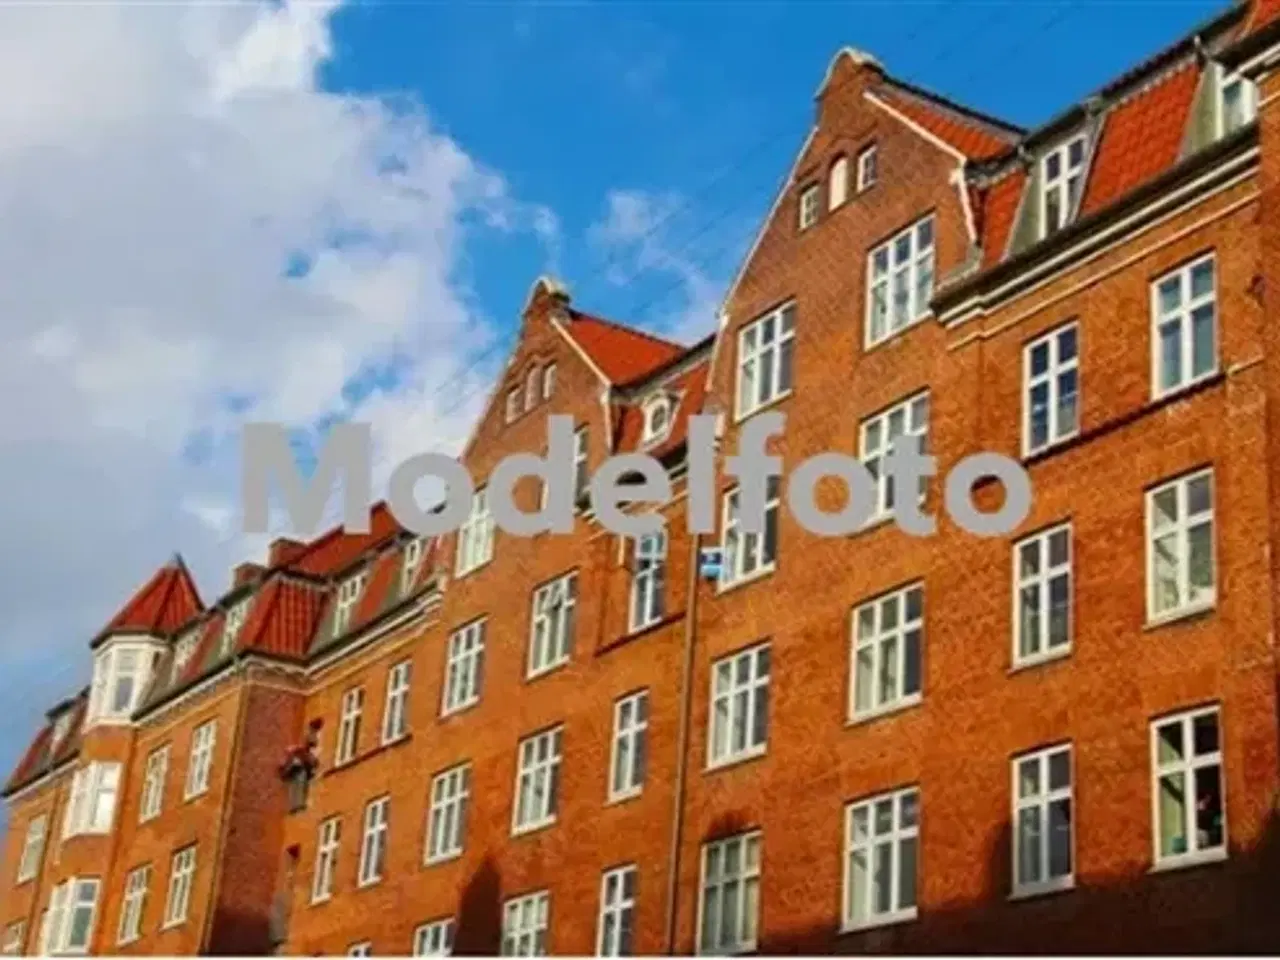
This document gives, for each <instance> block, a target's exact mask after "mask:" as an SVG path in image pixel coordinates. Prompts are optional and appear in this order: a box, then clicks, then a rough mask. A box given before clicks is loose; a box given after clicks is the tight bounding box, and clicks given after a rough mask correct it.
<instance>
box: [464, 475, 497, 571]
mask: <svg viewBox="0 0 1280 960" xmlns="http://www.w3.org/2000/svg"><path fill="white" fill-rule="evenodd" d="M493 530H494V522H493V513H492V511H490V509H489V491H488V489H487V488H485V487H480V488H479V489H478V490H476V492H475V494H474V495H473V496H472V498H471V509H470V511H469V512H468V514H467V519H466V520H464V521H463V522H462V526H460V527H459V528H458V546H457V562H456V573H457V575H458V576H459V577H465V576H466V575H467V574H469V573H472V572H474V571H476V570H479V569H480V568H481V567H483V566H484V565H485V564H486V563H488V562H489V561H490V560H492V559H493V537H494V533H493Z"/></svg>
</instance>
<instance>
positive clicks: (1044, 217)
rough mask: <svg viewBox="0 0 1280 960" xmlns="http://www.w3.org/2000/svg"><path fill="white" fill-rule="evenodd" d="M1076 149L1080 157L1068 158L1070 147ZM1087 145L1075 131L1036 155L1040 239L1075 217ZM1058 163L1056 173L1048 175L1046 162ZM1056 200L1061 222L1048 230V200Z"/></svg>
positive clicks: (1082, 183)
mask: <svg viewBox="0 0 1280 960" xmlns="http://www.w3.org/2000/svg"><path fill="white" fill-rule="evenodd" d="M1077 146H1078V147H1079V148H1080V158H1079V160H1077V161H1076V162H1075V163H1072V161H1071V152H1072V148H1073V147H1077ZM1088 154H1089V145H1088V143H1087V141H1086V138H1085V136H1084V134H1082V133H1078V134H1075V135H1074V136H1071V137H1068V138H1067V139H1066V140H1063V141H1062V142H1061V143H1059V144H1057V145H1055V146H1054V147H1053V148H1052V149H1051V150H1047V151H1045V154H1044V156H1042V157H1041V158H1040V197H1039V202H1040V238H1041V239H1044V238H1045V237H1049V236H1052V235H1053V234H1054V233H1057V232H1058V231H1059V230H1061V229H1063V228H1064V227H1066V226H1068V225H1069V224H1070V223H1071V221H1072V220H1074V219H1075V216H1076V210H1077V209H1078V208H1079V206H1080V198H1081V195H1082V194H1083V192H1084V175H1085V166H1086V164H1087V163H1088V159H1089V157H1088ZM1053 160H1056V161H1057V162H1058V175H1057V176H1056V177H1051V176H1050V174H1049V164H1050V162H1051V161H1053ZM1050 198H1053V199H1056V200H1057V202H1058V209H1059V211H1061V214H1062V219H1061V221H1060V222H1059V223H1058V224H1057V225H1056V226H1055V227H1053V228H1052V229H1050V227H1049V200H1050Z"/></svg>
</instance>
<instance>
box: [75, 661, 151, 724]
mask: <svg viewBox="0 0 1280 960" xmlns="http://www.w3.org/2000/svg"><path fill="white" fill-rule="evenodd" d="M158 649H159V648H158V647H155V646H152V645H150V644H139V643H127V644H126V643H122V642H119V641H116V642H112V643H109V644H107V645H106V646H105V647H103V648H102V649H101V650H99V651H98V653H97V655H96V656H95V657H94V658H93V681H92V683H91V685H90V687H89V713H88V723H89V725H93V724H96V723H103V722H106V723H112V722H116V723H118V722H122V721H125V720H128V719H129V716H130V715H131V714H132V713H133V711H134V709H135V708H136V707H137V706H138V704H139V703H140V702H141V700H142V694H143V692H144V691H145V690H146V686H147V681H148V680H149V679H150V678H151V668H152V666H153V664H154V662H155V653H156V651H157V650H158Z"/></svg>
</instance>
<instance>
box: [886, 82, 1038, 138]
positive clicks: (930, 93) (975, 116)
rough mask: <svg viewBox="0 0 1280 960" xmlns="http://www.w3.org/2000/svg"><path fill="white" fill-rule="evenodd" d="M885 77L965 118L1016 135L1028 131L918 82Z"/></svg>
mask: <svg viewBox="0 0 1280 960" xmlns="http://www.w3.org/2000/svg"><path fill="white" fill-rule="evenodd" d="M884 79H885V80H886V81H887V82H888V83H890V84H892V85H893V86H894V87H897V88H898V89H899V90H901V91H902V92H903V93H906V94H910V95H912V96H916V97H920V98H922V99H925V100H929V101H931V102H932V103H934V104H936V105H937V106H940V107H942V108H944V109H946V110H950V111H951V112H953V113H955V114H958V115H959V116H960V117H963V118H965V119H968V120H976V121H977V122H979V123H982V124H985V125H987V126H989V127H994V128H996V129H997V130H1000V131H1002V132H1004V133H1006V134H1012V135H1014V136H1016V137H1022V136H1025V135H1026V133H1027V132H1028V131H1027V128H1026V127H1023V126H1020V125H1019V124H1016V123H1010V122H1009V121H1008V120H1002V119H1000V118H999V117H997V116H995V115H994V114H991V113H985V112H983V111H982V110H978V109H975V108H974V107H970V106H967V105H965V104H963V103H960V102H959V101H958V100H952V99H951V98H950V97H947V96H944V95H942V94H940V93H938V92H936V91H934V90H930V89H929V88H928V87H922V86H920V85H918V84H915V83H911V82H910V81H907V80H903V79H901V78H899V77H895V76H892V75H890V74H885V76H884Z"/></svg>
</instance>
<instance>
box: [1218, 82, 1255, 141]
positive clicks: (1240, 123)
mask: <svg viewBox="0 0 1280 960" xmlns="http://www.w3.org/2000/svg"><path fill="white" fill-rule="evenodd" d="M1212 70H1213V83H1214V98H1213V117H1214V120H1213V122H1214V135H1215V139H1218V140H1221V139H1222V138H1223V137H1228V136H1230V135H1231V134H1233V133H1235V132H1236V131H1237V130H1240V129H1243V128H1244V127H1247V126H1248V125H1249V124H1251V123H1253V121H1255V120H1256V119H1257V118H1258V86H1257V84H1255V83H1254V82H1253V81H1252V80H1250V79H1249V78H1248V77H1244V76H1241V75H1240V74H1239V73H1236V72H1234V71H1229V70H1227V69H1226V68H1225V67H1223V66H1222V64H1220V63H1215V64H1213V66H1212Z"/></svg>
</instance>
